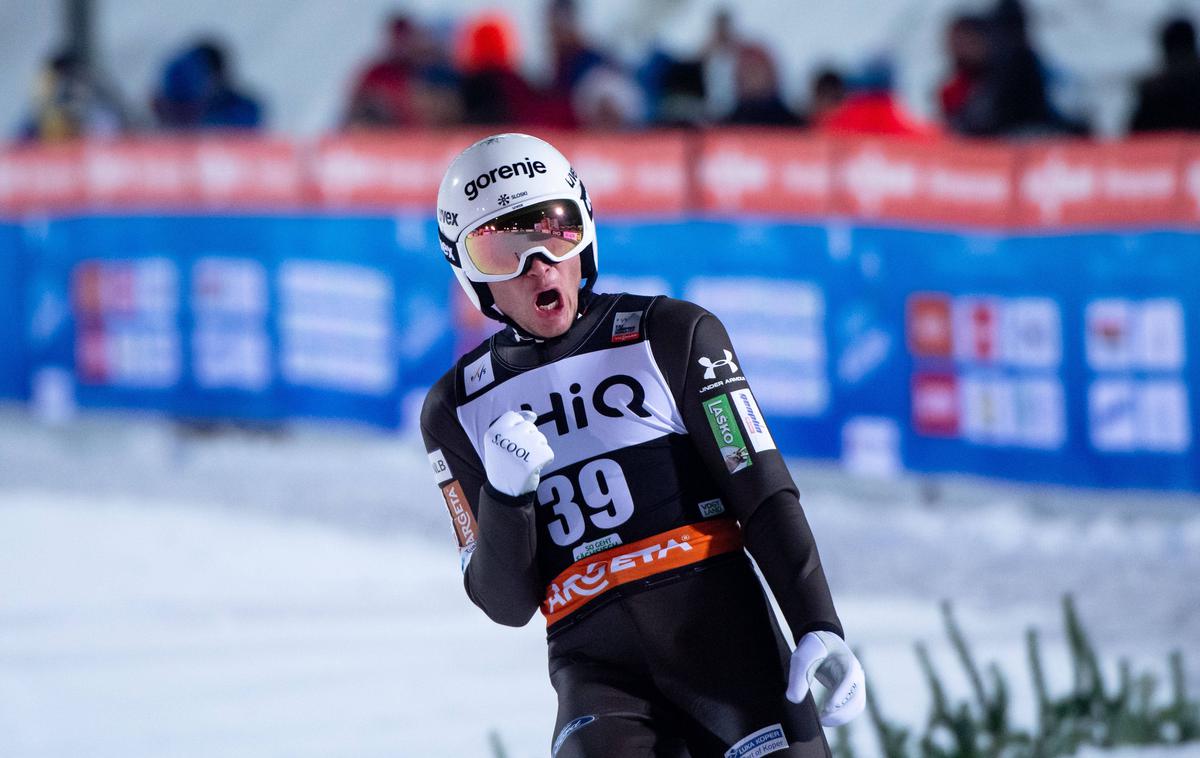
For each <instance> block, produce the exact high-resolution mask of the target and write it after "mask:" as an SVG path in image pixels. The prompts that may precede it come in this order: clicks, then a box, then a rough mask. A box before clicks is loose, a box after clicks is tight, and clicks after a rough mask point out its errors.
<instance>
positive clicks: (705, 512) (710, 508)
mask: <svg viewBox="0 0 1200 758" xmlns="http://www.w3.org/2000/svg"><path fill="white" fill-rule="evenodd" d="M699 506H700V515H701V516H703V517H704V518H712V517H713V516H720V515H721V514H722V513H724V512H725V504H724V503H722V502H721V498H719V497H718V498H716V499H714V500H701V501H700V503H699Z"/></svg>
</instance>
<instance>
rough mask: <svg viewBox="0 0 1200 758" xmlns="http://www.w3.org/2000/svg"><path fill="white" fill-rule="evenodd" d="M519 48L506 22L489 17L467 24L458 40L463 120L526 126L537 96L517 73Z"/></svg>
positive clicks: (511, 29)
mask: <svg viewBox="0 0 1200 758" xmlns="http://www.w3.org/2000/svg"><path fill="white" fill-rule="evenodd" d="M517 55H518V45H517V36H516V32H515V31H514V30H513V27H512V24H511V23H510V22H509V20H508V19H507V18H506V17H504V16H503V15H501V14H499V13H488V14H485V15H483V16H480V17H478V18H475V19H473V20H471V21H468V22H467V24H466V26H465V27H464V28H463V29H462V31H461V34H460V38H459V49H458V55H457V59H458V67H459V70H460V71H461V72H462V82H461V87H462V98H463V108H464V119H465V121H466V122H467V123H468V124H510V125H513V126H520V125H523V124H527V123H529V122H530V120H531V119H532V118H533V116H534V112H535V111H536V108H537V94H536V93H535V92H534V90H533V88H532V87H530V86H529V83H528V82H526V81H525V79H524V77H522V76H521V75H520V74H519V73H517V67H516V59H517Z"/></svg>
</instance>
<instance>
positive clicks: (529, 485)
mask: <svg viewBox="0 0 1200 758" xmlns="http://www.w3.org/2000/svg"><path fill="white" fill-rule="evenodd" d="M536 419H537V415H536V414H534V413H532V412H530V411H521V412H519V413H518V412H517V411H508V412H506V413H505V414H504V415H503V416H501V417H500V418H498V419H496V421H495V422H494V423H492V425H491V426H490V427H488V430H487V438H486V439H485V440H484V443H483V467H484V469H485V470H486V471H487V478H488V481H489V482H491V485H492V486H493V487H495V488H496V489H497V490H499V491H500V492H503V493H504V494H506V495H512V496H514V497H516V496H518V495H526V494H528V493H530V492H533V491H534V490H536V489H537V486H538V480H539V479H540V478H541V474H542V467H544V466H545V465H546V464H548V463H550V461H552V460H554V451H553V450H551V449H550V443H548V442H546V436H545V435H544V434H542V433H541V432H540V431H538V428H537V426H536V425H535V424H534V423H533V422H534V420H536Z"/></svg>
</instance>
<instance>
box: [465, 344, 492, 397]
mask: <svg viewBox="0 0 1200 758" xmlns="http://www.w3.org/2000/svg"><path fill="white" fill-rule="evenodd" d="M495 379H496V375H495V374H494V373H493V372H492V353H491V351H488V352H486V353H484V354H483V355H481V356H479V357H478V358H476V359H475V360H473V361H471V362H470V363H468V364H467V365H466V367H465V368H463V385H464V386H465V387H466V388H467V394H468V395H474V394H475V393H476V392H478V391H479V390H481V389H483V388H484V387H486V386H488V385H489V384H491V383H492V382H493V381H495Z"/></svg>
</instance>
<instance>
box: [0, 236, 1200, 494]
mask: <svg viewBox="0 0 1200 758" xmlns="http://www.w3.org/2000/svg"><path fill="white" fill-rule="evenodd" d="M435 240H436V230H435V228H434V225H433V222H432V220H429V219H427V218H425V217H423V216H417V215H411V216H406V215H401V216H397V217H394V216H382V215H357V216H349V215H347V216H335V215H322V214H308V215H304V214H296V215H287V214H274V215H262V216H191V215H180V216H107V215H103V216H102V215H90V216H89V215H82V216H72V217H62V218H54V219H51V220H49V221H48V222H45V223H44V224H43V225H42V226H40V227H39V228H38V229H37V230H36V233H32V232H30V231H28V230H22V228H21V227H18V226H14V225H0V292H3V293H4V298H3V299H0V317H2V318H0V347H2V348H3V350H2V352H0V397H10V398H11V397H24V396H25V395H26V394H27V391H28V390H27V388H28V386H29V384H30V381H31V377H33V376H34V375H35V374H36V372H37V371H38V370H39V369H41V368H46V367H60V368H65V369H68V370H69V371H70V372H71V374H72V375H73V376H74V377H75V383H76V390H75V391H76V398H77V400H78V402H79V403H80V404H81V405H83V406H85V407H133V408H146V409H156V410H160V411H164V412H168V413H170V414H172V415H175V416H180V417H197V418H236V419H247V420H256V419H257V420H264V419H265V420H278V419H287V418H297V417H306V418H314V417H315V418H331V419H343V420H350V421H357V422H365V423H368V424H373V425H377V426H381V427H385V428H395V427H397V426H399V425H402V424H406V423H411V421H412V417H413V414H414V413H415V411H416V409H417V408H419V400H420V397H421V396H422V394H423V392H424V390H425V388H427V387H428V386H429V385H430V384H432V383H433V382H434V381H435V380H436V379H437V377H438V376H439V375H440V374H441V373H442V372H444V371H445V370H446V369H447V368H448V367H449V366H450V364H451V362H452V361H453V359H454V356H455V353H456V351H461V350H462V349H463V348H464V347H465V345H464V343H463V339H464V336H463V333H462V332H461V331H456V326H455V325H456V323H457V322H458V319H457V318H456V315H455V310H456V307H457V305H456V301H455V298H454V297H453V290H454V288H455V285H454V283H453V279H452V277H451V276H450V274H449V271H448V270H447V269H446V265H445V263H444V262H443V260H442V258H441V255H440V253H439V252H438V247H437V245H436V241H435ZM599 251H600V260H601V271H602V275H601V277H600V280H599V284H598V289H599V290H601V291H620V290H631V291H638V292H645V293H662V294H669V295H672V296H675V297H682V298H686V299H689V300H693V301H695V302H698V303H700V304H701V305H703V306H705V307H707V308H708V309H709V310H711V311H713V312H714V313H716V314H717V315H718V316H719V317H720V318H721V319H722V321H723V322H724V323H725V325H726V327H727V328H728V330H729V332H730V334H731V337H732V340H733V343H734V345H735V346H736V348H737V352H738V357H739V360H740V361H741V363H742V366H743V368H744V369H745V371H746V372H747V375H748V377H749V378H750V380H751V384H752V387H753V388H754V393H755V396H756V398H757V399H758V402H759V404H760V406H761V407H762V409H763V411H764V413H765V414H766V416H767V418H768V420H769V421H770V424H771V427H772V432H773V434H774V437H775V439H776V441H777V442H778V444H779V446H780V448H781V449H782V450H783V451H784V452H785V453H787V454H791V455H797V456H806V457H819V458H839V457H843V458H844V457H847V456H850V455H852V454H862V453H863V452H864V451H865V452H866V453H868V454H869V455H871V456H875V457H876V458H877V459H878V460H879V461H882V462H884V464H886V463H887V461H889V460H890V461H894V462H895V463H896V465H899V466H903V467H905V468H908V469H912V470H918V471H962V472H970V473H977V474H982V475H986V476H996V477H1004V478H1010V479H1017V480H1029V481H1043V482H1057V483H1065V484H1073V485H1089V486H1121V487H1146V488H1169V489H1188V490H1195V491H1200V451H1198V450H1197V447H1196V445H1195V444H1194V439H1193V438H1194V430H1195V428H1196V424H1197V423H1198V418H1200V417H1198V416H1197V407H1198V405H1200V397H1198V392H1200V389H1198V388H1200V372H1198V370H1197V368H1196V365H1195V364H1194V362H1193V361H1191V360H1190V356H1193V355H1200V334H1198V332H1200V329H1198V328H1197V327H1196V326H1195V323H1196V318H1195V314H1196V312H1197V311H1198V310H1200V292H1198V289H1197V287H1196V283H1198V282H1200V234H1196V233H1194V232H1184V231H1154V230H1147V231H1139V232H1121V233H1115V232H1114V233H1107V232H1103V233H1102V232H1094V233H1086V234H1085V233H1075V234H1058V235H1044V236H1021V235H1012V234H999V233H995V232H988V231H967V232H963V231H955V232H950V231H929V230H920V229H909V228H894V227H876V226H865V225H860V224H849V223H846V222H831V223H827V224H799V223H783V222H779V221H762V220H757V221H756V220H748V219H733V220H721V219H690V220H686V221H673V222H654V221H647V220H637V221H628V220H616V221H610V222H609V223H607V224H604V225H602V226H601V228H600V236H599Z"/></svg>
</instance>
